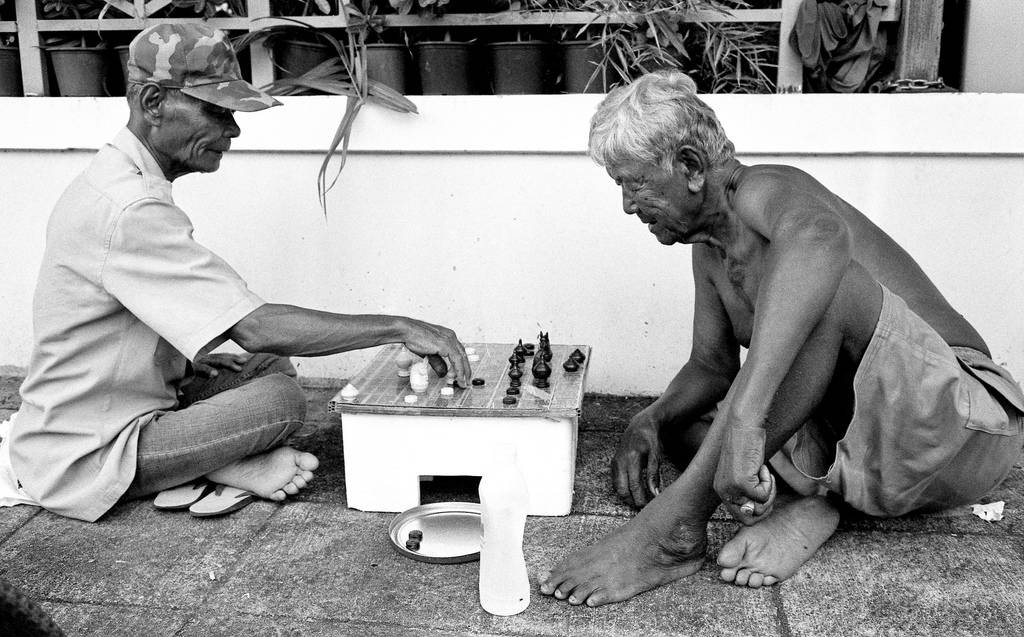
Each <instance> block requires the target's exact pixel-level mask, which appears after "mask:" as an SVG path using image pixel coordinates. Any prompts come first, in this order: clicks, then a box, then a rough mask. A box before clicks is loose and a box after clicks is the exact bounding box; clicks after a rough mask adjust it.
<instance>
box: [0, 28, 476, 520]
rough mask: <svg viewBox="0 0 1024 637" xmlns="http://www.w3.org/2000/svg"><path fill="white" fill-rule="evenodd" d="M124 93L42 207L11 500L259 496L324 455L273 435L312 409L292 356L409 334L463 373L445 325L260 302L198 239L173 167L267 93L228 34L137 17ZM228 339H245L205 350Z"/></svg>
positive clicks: (198, 153)
mask: <svg viewBox="0 0 1024 637" xmlns="http://www.w3.org/2000/svg"><path fill="white" fill-rule="evenodd" d="M128 104H129V108H130V115H129V121H128V125H127V127H126V128H124V129H123V130H121V132H120V133H118V134H117V136H116V137H115V138H114V140H113V141H112V142H111V143H110V144H108V145H107V146H105V147H104V148H102V149H101V150H100V151H99V152H98V153H97V154H96V156H95V158H94V159H93V161H92V163H91V164H90V165H89V167H88V168H86V170H85V171H84V172H83V173H82V174H81V175H79V176H78V177H77V178H76V179H75V180H74V181H73V182H72V183H71V185H70V186H69V187H68V188H67V190H66V191H65V192H64V194H63V195H62V196H61V198H60V200H59V201H58V202H57V205H56V207H55V209H54V211H53V214H52V215H51V217H50V221H49V225H48V228H47V235H46V249H45V252H44V256H43V263H42V267H41V269H40V273H39V280H38V283H37V287H36V292H35V298H34V302H33V319H34V345H33V352H32V358H31V361H30V365H29V369H28V374H27V377H26V379H25V382H24V384H23V385H22V388H21V395H22V406H21V409H20V410H19V412H18V413H17V414H16V416H15V418H14V422H13V425H12V428H11V434H10V436H9V438H8V440H5V441H4V446H5V448H3V449H2V450H3V452H4V453H0V464H2V461H3V460H4V459H6V458H8V457H9V463H8V466H7V467H3V466H0V469H3V471H0V476H10V475H13V477H14V480H13V481H12V482H15V483H16V484H15V486H14V487H13V488H14V489H16V493H15V494H14V495H13V496H9V498H8V500H7V501H10V500H11V499H13V500H14V501H15V502H33V503H36V504H39V505H41V506H43V507H45V508H47V509H49V510H50V511H53V512H55V513H59V514H61V515H66V516H70V517H74V518H79V519H82V520H88V521H93V520H96V519H97V518H99V517H100V516H102V515H103V514H104V513H105V512H107V511H108V510H109V509H110V507H111V506H113V505H114V504H115V503H116V502H117V501H118V500H120V499H121V498H123V497H127V498H136V497H141V496H145V495H149V494H153V493H156V492H159V491H161V490H164V489H167V488H169V487H174V486H175V485H181V484H183V483H188V482H189V481H192V480H194V479H196V478H199V477H205V478H206V479H207V480H209V481H211V482H213V483H217V484H220V485H226V486H228V487H233V488H236V489H239V490H244V491H247V492H251V494H255V495H256V496H259V497H263V498H268V499H271V500H283V499H285V498H286V497H287V496H289V495H293V494H295V493H297V492H298V491H299V489H301V488H303V487H305V486H306V484H307V483H308V482H309V481H310V480H311V479H312V478H313V472H314V471H315V470H316V468H317V465H318V462H319V461H318V459H317V458H316V457H315V456H313V455H312V454H309V453H304V452H300V451H298V450H296V449H293V448H291V447H289V446H287V445H286V444H285V443H286V442H287V441H288V438H289V436H291V435H292V434H293V433H295V432H296V431H297V430H298V429H299V428H300V427H301V426H302V421H303V419H304V417H305V409H306V403H305V398H304V396H303V393H302V391H301V389H300V388H299V386H298V385H297V384H296V382H295V380H294V378H293V377H294V376H295V370H294V368H293V367H292V365H291V363H290V362H289V361H288V359H287V358H284V357H286V356H292V355H295V356H321V355H327V354H333V353H337V352H343V351H348V350H353V349H359V348H365V347H372V346H376V345H381V344H385V343H404V344H405V345H406V346H407V347H408V348H409V349H410V350H411V351H412V352H414V353H416V354H419V355H421V356H426V357H428V359H429V360H430V363H431V365H432V366H433V367H434V369H435V371H437V372H438V373H439V374H441V375H445V374H446V373H448V371H449V370H451V371H452V372H453V375H454V376H455V381H456V382H458V383H459V384H460V385H461V386H467V380H468V378H469V373H470V372H469V362H468V360H467V358H466V353H465V350H464V349H463V347H462V345H461V344H460V342H459V340H458V338H457V337H456V335H455V333H454V332H453V331H452V330H450V329H448V328H444V327H440V326H437V325H432V324H430V323H425V322H423V321H418V320H414V319H410V318H405V317H399V316H378V315H343V314H334V313H330V312H322V311H317V310H310V309H305V308H301V307H295V306H290V305H278V304H271V303H265V302H264V301H263V300H262V299H261V298H259V297H258V296H256V295H255V294H254V293H252V292H251V291H250V290H249V289H248V287H247V286H246V284H245V281H243V280H242V278H241V277H240V276H239V275H238V274H237V273H236V272H235V271H234V270H233V269H232V268H231V267H230V266H228V264H227V263H225V262H224V261H223V260H222V259H220V258H219V257H218V256H217V255H215V254H214V253H213V252H211V251H210V250H208V249H207V248H205V247H204V246H202V245H201V244H199V243H198V242H196V241H195V240H194V239H193V237H192V225H191V222H190V221H189V219H188V217H187V216H186V214H185V212H184V211H183V210H181V208H179V207H178V206H177V205H175V203H174V201H173V199H172V198H171V183H172V182H173V181H174V180H175V179H177V178H178V177H181V176H183V175H186V174H189V173H194V172H213V171H215V170H217V168H218V167H219V166H220V161H221V158H222V156H223V155H224V153H225V152H227V150H228V149H229V148H230V146H231V140H232V139H234V138H235V137H237V136H238V135H239V134H240V129H239V128H238V125H237V124H236V123H235V118H234V112H235V111H257V110H262V109H265V108H268V107H270V106H274V105H277V104H278V102H277V101H276V100H274V98H272V97H271V96H269V95H266V94H264V93H262V92H260V91H259V90H257V89H256V88H254V87H253V86H251V85H250V84H248V83H247V82H245V81H243V80H242V79H241V75H240V73H239V69H238V63H237V61H236V59H235V54H234V51H233V50H232V48H231V44H230V42H229V40H228V39H227V38H226V36H225V35H224V33H222V32H220V31H217V30H214V29H211V28H209V27H207V26H205V25H201V24H180V25H169V24H164V25H158V26H154V27H150V28H148V29H146V30H144V31H142V32H141V33H140V34H139V35H138V36H137V37H136V38H135V40H133V42H132V44H131V47H130V59H129V88H128ZM227 340H232V341H234V342H235V343H236V344H237V345H238V346H240V347H241V348H242V349H243V350H245V351H246V352H252V353H254V354H241V355H236V354H217V353H214V354H210V352H211V351H213V350H214V349H216V348H217V347H219V346H220V345H221V344H222V343H224V342H226V341H227ZM445 360H447V361H448V363H447V364H446V362H445ZM448 364H450V366H451V367H449V366H448ZM0 486H3V485H0ZM7 493H9V491H8V492H7ZM3 494H4V491H3V489H0V496H2V495H3ZM247 497H249V496H247ZM0 501H4V498H3V497H0ZM229 508H230V507H229Z"/></svg>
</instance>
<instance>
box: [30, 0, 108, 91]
mask: <svg viewBox="0 0 1024 637" xmlns="http://www.w3.org/2000/svg"><path fill="white" fill-rule="evenodd" d="M41 2H42V4H41V8H42V19H43V20H53V19H60V18H65V19H75V20H83V19H84V20H95V19H99V18H100V17H102V16H103V15H105V13H106V12H107V11H108V10H109V5H108V4H107V3H106V2H104V0H41ZM42 48H43V50H45V51H46V54H47V58H48V60H49V63H50V66H51V67H52V70H53V77H54V79H55V80H56V83H57V93H58V94H59V95H62V96H74V97H83V96H103V95H110V94H111V92H110V89H109V86H108V81H109V80H110V79H111V78H110V74H111V71H110V67H111V64H110V53H111V50H110V47H109V46H107V42H106V41H105V40H104V39H103V37H102V34H93V33H87V32H84V31H82V32H76V33H70V34H50V35H47V36H46V37H44V38H42Z"/></svg>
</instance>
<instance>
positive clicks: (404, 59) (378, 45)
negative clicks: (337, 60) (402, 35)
mask: <svg viewBox="0 0 1024 637" xmlns="http://www.w3.org/2000/svg"><path fill="white" fill-rule="evenodd" d="M361 8H362V14H363V16H364V17H365V19H364V20H363V21H362V25H363V27H362V28H363V33H362V34H361V36H362V38H363V40H364V41H365V42H366V75H367V77H369V78H370V79H371V80H376V81H378V82H380V83H381V84H384V85H385V86H390V87H391V88H393V89H395V90H396V91H398V92H399V93H403V94H404V93H408V92H409V91H408V85H409V83H408V77H409V70H408V69H409V64H408V62H409V60H410V53H409V47H408V46H407V45H406V44H405V43H404V42H388V41H385V38H384V20H383V17H382V16H381V15H380V14H381V12H382V11H383V10H386V9H391V10H394V9H393V8H391V6H390V3H388V2H385V1H384V0H361ZM371 40H373V41H372V42H371Z"/></svg>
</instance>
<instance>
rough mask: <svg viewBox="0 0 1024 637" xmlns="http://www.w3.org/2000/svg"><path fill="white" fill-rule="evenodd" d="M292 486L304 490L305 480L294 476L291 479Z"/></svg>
mask: <svg viewBox="0 0 1024 637" xmlns="http://www.w3.org/2000/svg"><path fill="white" fill-rule="evenodd" d="M292 484H294V485H295V486H297V487H298V488H300V489H305V488H306V480H305V479H304V478H303V477H302V476H295V477H294V478H292Z"/></svg>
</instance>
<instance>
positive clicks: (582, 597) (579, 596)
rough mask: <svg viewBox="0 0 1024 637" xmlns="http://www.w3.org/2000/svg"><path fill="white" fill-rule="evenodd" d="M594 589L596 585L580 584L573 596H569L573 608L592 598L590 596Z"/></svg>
mask: <svg viewBox="0 0 1024 637" xmlns="http://www.w3.org/2000/svg"><path fill="white" fill-rule="evenodd" d="M594 588H595V584H592V583H585V584H580V585H579V586H577V587H576V589H575V590H574V591H573V592H572V595H569V603H570V604H572V605H573V606H579V605H580V604H582V603H583V602H585V601H587V600H588V599H589V598H590V595H591V594H592V593H593V592H594Z"/></svg>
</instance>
